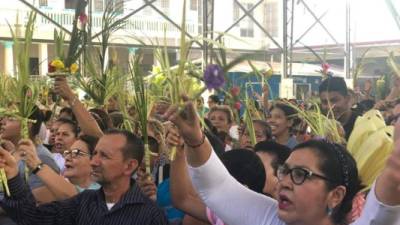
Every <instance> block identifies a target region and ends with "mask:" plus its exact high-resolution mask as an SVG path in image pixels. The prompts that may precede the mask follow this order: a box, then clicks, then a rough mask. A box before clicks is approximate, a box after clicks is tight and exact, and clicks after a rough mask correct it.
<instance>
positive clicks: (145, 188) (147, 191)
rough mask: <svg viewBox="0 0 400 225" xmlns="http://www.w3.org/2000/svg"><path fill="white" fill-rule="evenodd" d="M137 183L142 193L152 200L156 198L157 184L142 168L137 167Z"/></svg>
mask: <svg viewBox="0 0 400 225" xmlns="http://www.w3.org/2000/svg"><path fill="white" fill-rule="evenodd" d="M137 176H138V177H137V179H136V181H137V183H138V186H139V188H140V190H142V192H143V193H144V195H146V196H147V197H148V198H150V199H151V200H153V201H156V200H157V186H156V184H155V183H154V181H153V179H152V178H151V175H150V174H148V173H146V172H144V171H143V170H141V169H139V170H138V172H137Z"/></svg>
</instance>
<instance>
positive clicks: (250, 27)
mask: <svg viewBox="0 0 400 225" xmlns="http://www.w3.org/2000/svg"><path fill="white" fill-rule="evenodd" d="M243 6H244V7H245V8H246V9H247V10H250V9H251V8H253V6H254V5H253V4H251V3H247V4H243ZM250 15H252V16H253V11H252V12H251V13H250ZM240 36H241V37H254V21H253V20H252V19H251V18H250V17H248V16H246V17H245V18H243V20H242V21H241V22H240Z"/></svg>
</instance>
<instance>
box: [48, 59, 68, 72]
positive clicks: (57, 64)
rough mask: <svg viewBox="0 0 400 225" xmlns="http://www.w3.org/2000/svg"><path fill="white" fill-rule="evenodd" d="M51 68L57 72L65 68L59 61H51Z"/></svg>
mask: <svg viewBox="0 0 400 225" xmlns="http://www.w3.org/2000/svg"><path fill="white" fill-rule="evenodd" d="M51 66H53V67H55V68H56V70H57V71H60V70H62V69H64V68H65V66H64V63H63V62H62V61H61V60H59V59H56V60H53V61H52V62H51Z"/></svg>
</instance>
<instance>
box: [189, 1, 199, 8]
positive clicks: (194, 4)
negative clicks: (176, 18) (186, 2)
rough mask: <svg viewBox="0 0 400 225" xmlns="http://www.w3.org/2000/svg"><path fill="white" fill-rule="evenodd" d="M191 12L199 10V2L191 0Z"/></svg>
mask: <svg viewBox="0 0 400 225" xmlns="http://www.w3.org/2000/svg"><path fill="white" fill-rule="evenodd" d="M190 10H193V11H196V10H197V0H190Z"/></svg>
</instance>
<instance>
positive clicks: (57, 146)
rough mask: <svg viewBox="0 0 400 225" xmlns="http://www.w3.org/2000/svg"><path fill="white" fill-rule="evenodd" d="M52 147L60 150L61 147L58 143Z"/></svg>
mask: <svg viewBox="0 0 400 225" xmlns="http://www.w3.org/2000/svg"><path fill="white" fill-rule="evenodd" d="M54 147H55V148H56V149H62V147H63V145H62V144H60V143H55V144H54Z"/></svg>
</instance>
